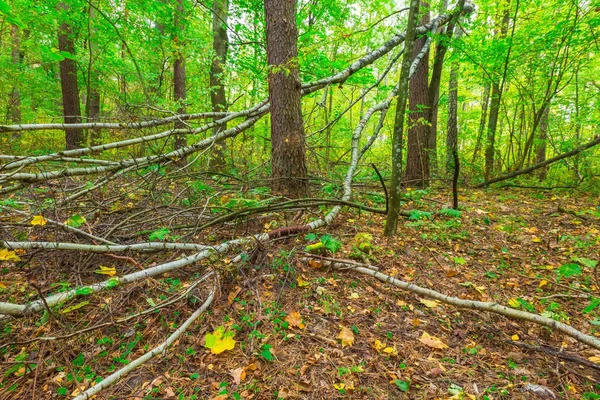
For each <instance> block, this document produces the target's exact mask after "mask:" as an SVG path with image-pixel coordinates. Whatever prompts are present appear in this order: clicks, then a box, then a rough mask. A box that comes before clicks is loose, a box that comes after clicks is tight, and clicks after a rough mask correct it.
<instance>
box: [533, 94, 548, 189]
mask: <svg viewBox="0 0 600 400" xmlns="http://www.w3.org/2000/svg"><path fill="white" fill-rule="evenodd" d="M549 114H550V106H547V107H546V108H544V111H543V112H542V117H541V119H540V123H539V126H538V130H539V136H538V143H537V146H536V149H535V163H536V164H540V163H543V162H544V161H546V144H547V140H548V116H549ZM547 173H548V168H547V167H546V166H543V167H542V168H540V170H539V171H538V177H539V178H540V181H543V180H545V179H546V175H547Z"/></svg>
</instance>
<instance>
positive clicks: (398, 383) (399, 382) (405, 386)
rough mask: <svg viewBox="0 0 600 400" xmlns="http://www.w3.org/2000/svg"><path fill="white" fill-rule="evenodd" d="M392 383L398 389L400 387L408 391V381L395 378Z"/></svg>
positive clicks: (403, 390)
mask: <svg viewBox="0 0 600 400" xmlns="http://www.w3.org/2000/svg"><path fill="white" fill-rule="evenodd" d="M394 383H395V384H396V387H397V388H398V389H400V390H401V391H402V392H408V390H409V389H410V381H403V380H400V379H396V380H394Z"/></svg>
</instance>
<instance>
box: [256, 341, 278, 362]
mask: <svg viewBox="0 0 600 400" xmlns="http://www.w3.org/2000/svg"><path fill="white" fill-rule="evenodd" d="M272 348H273V346H271V345H270V344H268V343H265V344H263V345H262V347H261V349H262V350H261V352H260V355H261V357H262V358H264V359H265V360H267V361H273V360H274V359H275V356H274V355H273V353H271V349H272Z"/></svg>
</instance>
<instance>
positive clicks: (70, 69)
mask: <svg viewBox="0 0 600 400" xmlns="http://www.w3.org/2000/svg"><path fill="white" fill-rule="evenodd" d="M59 8H60V9H61V10H64V11H65V12H67V10H68V7H67V6H66V5H65V3H60V4H59ZM73 36H74V35H73V29H72V27H71V25H70V24H69V23H67V22H63V23H62V24H61V25H60V27H59V28H58V49H59V50H60V51H61V52H62V51H65V52H67V53H69V54H71V55H72V56H73V57H74V56H75V44H74V40H73ZM60 87H61V91H62V102H63V115H64V121H65V124H76V123H79V122H81V106H80V104H79V86H78V83H77V63H76V62H75V60H73V59H71V58H65V59H63V60H62V61H61V62H60ZM65 139H66V147H67V150H69V149H76V148H79V147H81V146H82V145H83V131H82V130H81V129H66V130H65Z"/></svg>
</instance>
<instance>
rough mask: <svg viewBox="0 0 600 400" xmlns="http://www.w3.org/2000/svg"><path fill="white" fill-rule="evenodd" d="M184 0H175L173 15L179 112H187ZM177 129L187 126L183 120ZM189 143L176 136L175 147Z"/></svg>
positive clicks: (182, 160) (184, 159)
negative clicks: (182, 37) (183, 39)
mask: <svg viewBox="0 0 600 400" xmlns="http://www.w3.org/2000/svg"><path fill="white" fill-rule="evenodd" d="M183 1H184V0H175V15H174V17H173V25H174V27H175V35H174V36H173V46H174V48H175V61H174V62H173V100H175V102H176V103H177V104H178V107H177V113H178V114H185V100H186V90H185V80H186V76H185V43H184V42H183V41H182V40H181V36H183V33H184V31H185V6H184V3H183ZM173 125H174V126H173V127H174V128H175V129H183V128H185V124H184V123H183V122H180V121H177V122H175V123H174V124H173ZM186 144H187V140H186V136H185V135H177V136H176V137H175V149H181V148H182V147H185V146H186ZM179 162H180V164H183V165H185V164H186V158H185V157H184V158H183V159H181V160H180V161H179Z"/></svg>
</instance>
